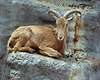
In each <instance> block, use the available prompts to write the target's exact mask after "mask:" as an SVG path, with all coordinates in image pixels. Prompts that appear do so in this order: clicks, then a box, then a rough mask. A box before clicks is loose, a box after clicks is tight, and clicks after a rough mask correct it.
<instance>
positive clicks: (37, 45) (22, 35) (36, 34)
mask: <svg viewBox="0 0 100 80" xmlns="http://www.w3.org/2000/svg"><path fill="white" fill-rule="evenodd" d="M48 13H53V14H54V17H55V18H56V24H57V28H54V27H53V26H51V25H44V26H21V27H19V28H18V29H16V30H15V31H14V32H13V33H12V35H11V37H10V39H9V41H8V44H7V49H8V52H12V51H15V52H16V51H29V52H34V51H35V50H39V52H40V54H42V55H46V56H49V57H54V58H58V57H60V56H62V55H65V50H66V40H67V34H68V22H69V21H71V20H72V19H73V17H71V18H68V17H69V15H71V14H73V13H79V14H81V12H80V11H78V10H70V11H68V12H66V13H65V14H64V16H63V17H61V16H60V14H59V13H58V12H57V11H55V10H49V11H48ZM67 18H68V19H67ZM55 33H56V34H55Z"/></svg>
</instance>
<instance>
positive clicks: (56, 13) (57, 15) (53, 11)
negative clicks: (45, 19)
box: [48, 10, 60, 18]
mask: <svg viewBox="0 0 100 80" xmlns="http://www.w3.org/2000/svg"><path fill="white" fill-rule="evenodd" d="M49 13H53V14H54V16H55V17H56V18H60V14H59V13H58V12H57V11H55V10H49V11H48V14H49Z"/></svg>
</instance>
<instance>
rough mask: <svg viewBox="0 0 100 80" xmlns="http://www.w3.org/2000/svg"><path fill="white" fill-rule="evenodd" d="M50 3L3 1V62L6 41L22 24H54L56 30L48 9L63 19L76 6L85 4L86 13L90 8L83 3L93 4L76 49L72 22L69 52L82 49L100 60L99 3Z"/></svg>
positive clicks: (0, 27) (44, 0) (0, 9)
mask: <svg viewBox="0 0 100 80" xmlns="http://www.w3.org/2000/svg"><path fill="white" fill-rule="evenodd" d="M50 1H51V0H48V1H47V0H38V1H37V0H30V1H27V0H0V61H2V60H3V58H4V55H5V54H6V53H7V50H6V45H7V41H8V39H9V37H10V35H11V34H12V32H13V31H14V30H15V29H16V28H18V27H19V26H23V25H24V26H28V25H45V24H52V25H53V26H54V27H56V24H55V19H54V18H53V16H52V14H48V13H47V11H48V10H50V9H54V10H57V11H58V12H59V13H60V14H61V15H62V16H63V14H64V13H65V12H66V11H67V10H70V9H76V6H78V5H80V4H81V5H83V8H84V9H82V6H80V7H79V9H80V10H81V11H82V12H84V11H85V10H87V8H88V7H89V6H86V7H84V4H86V5H88V4H91V5H90V7H89V9H88V11H87V12H86V11H85V12H86V13H85V15H84V16H83V17H82V19H83V21H84V25H82V26H81V27H80V31H79V34H80V37H79V40H78V42H77V44H76V47H75V46H74V44H73V40H74V34H75V30H74V27H73V26H74V25H75V23H73V22H74V21H72V22H70V24H69V33H68V39H67V47H68V48H67V50H66V52H68V53H69V52H70V53H74V51H75V49H77V50H81V52H80V53H88V54H89V55H93V54H95V56H96V57H98V55H99V54H100V40H99V39H100V36H99V34H100V28H99V27H100V16H99V15H100V8H99V4H100V1H99V0H91V1H90V0H88V1H86V0H84V2H83V0H82V1H81V0H71V1H69V0H62V1H68V2H62V3H61V2H59V1H60V0H52V1H57V3H56V4H55V2H50ZM72 1H74V2H72ZM70 3H71V4H70ZM59 5H60V6H59ZM92 5H93V6H92ZM68 6H69V7H68ZM82 23H83V22H82ZM82 51H83V52H82ZM92 53H93V54H92ZM93 56H94V55H93ZM2 63H3V62H2ZM0 65H1V63H0ZM0 69H1V66H0ZM12 72H13V71H12ZM18 73H20V72H18ZM0 74H1V71H0Z"/></svg>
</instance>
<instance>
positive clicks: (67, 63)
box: [5, 52, 100, 80]
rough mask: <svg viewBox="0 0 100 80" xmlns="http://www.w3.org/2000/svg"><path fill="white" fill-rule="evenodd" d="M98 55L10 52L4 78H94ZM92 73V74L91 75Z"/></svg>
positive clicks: (98, 60)
mask: <svg viewBox="0 0 100 80" xmlns="http://www.w3.org/2000/svg"><path fill="white" fill-rule="evenodd" d="M98 65H100V57H99V58H94V59H93V57H92V56H89V57H87V59H85V60H81V59H80V60H78V61H76V60H75V59H73V58H65V60H64V58H61V59H53V58H49V57H46V56H42V55H39V54H35V53H34V54H30V53H26V52H16V53H14V52H12V53H10V54H9V55H8V58H7V65H6V71H5V72H6V73H5V76H6V78H5V80H28V79H29V80H66V79H67V80H96V76H97V75H95V73H97V74H98V73H99V71H96V70H97V69H98V68H97V67H98ZM91 75H93V76H91Z"/></svg>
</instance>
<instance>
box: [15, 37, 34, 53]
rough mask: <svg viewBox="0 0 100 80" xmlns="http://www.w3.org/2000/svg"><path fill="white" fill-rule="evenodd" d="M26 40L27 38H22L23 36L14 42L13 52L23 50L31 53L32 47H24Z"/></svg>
mask: <svg viewBox="0 0 100 80" xmlns="http://www.w3.org/2000/svg"><path fill="white" fill-rule="evenodd" d="M27 41H28V39H26V40H24V38H23V39H21V40H19V41H18V42H17V43H16V44H15V46H14V48H13V50H14V51H15V52H16V51H22V52H24V51H29V52H31V53H32V52H34V49H32V48H31V47H24V46H25V44H26V43H27Z"/></svg>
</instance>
